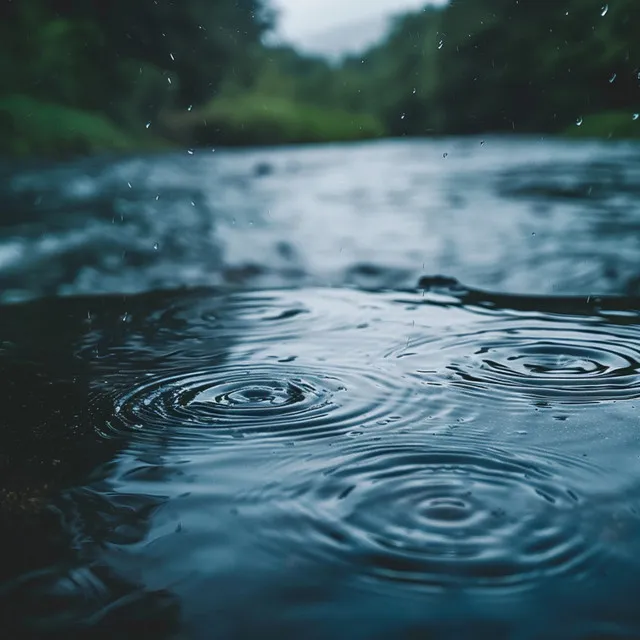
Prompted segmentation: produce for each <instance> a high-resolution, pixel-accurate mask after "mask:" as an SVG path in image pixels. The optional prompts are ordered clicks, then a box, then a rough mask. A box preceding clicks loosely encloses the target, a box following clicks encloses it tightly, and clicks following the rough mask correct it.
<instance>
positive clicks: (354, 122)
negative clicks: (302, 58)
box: [164, 94, 385, 146]
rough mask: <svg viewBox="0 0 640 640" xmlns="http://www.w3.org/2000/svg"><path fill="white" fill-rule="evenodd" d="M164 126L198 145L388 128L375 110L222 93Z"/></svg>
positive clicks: (360, 136) (374, 134) (354, 135)
mask: <svg viewBox="0 0 640 640" xmlns="http://www.w3.org/2000/svg"><path fill="white" fill-rule="evenodd" d="M164 125H165V126H166V127H167V129H169V130H170V131H172V132H173V134H174V136H175V137H176V138H177V139H178V140H180V141H182V142H185V143H188V144H192V145H194V146H198V145H230V146H237V145H275V144H293V143H306V142H341V141H350V140H365V139H370V138H379V137H382V136H383V135H384V133H385V131H384V129H383V126H382V124H381V123H380V122H379V121H378V120H377V119H376V118H375V117H374V116H371V115H367V114H357V113H349V112H347V111H342V110H338V109H323V108H320V107H315V106H313V105H307V104H300V103H296V102H294V101H291V100H288V99H284V98H274V97H262V96H256V95H252V94H248V95H239V96H237V97H233V98H231V97H227V98H219V99H217V100H214V101H213V102H211V103H209V104H208V105H206V106H204V107H202V108H199V109H194V110H193V111H185V112H182V113H179V114H176V113H174V114H172V115H171V116H168V117H167V118H166V119H165V122H164Z"/></svg>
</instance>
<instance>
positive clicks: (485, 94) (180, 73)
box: [0, 0, 640, 155]
mask: <svg viewBox="0 0 640 640" xmlns="http://www.w3.org/2000/svg"><path fill="white" fill-rule="evenodd" d="M0 19H1V23H0V24H1V26H0V60H1V64H2V67H1V68H0V73H1V74H2V79H3V81H2V87H1V89H0V92H1V94H2V95H1V97H0V132H1V136H0V151H2V152H4V153H10V154H20V155H22V154H40V153H47V154H56V155H61V154H66V153H75V152H78V151H97V150H104V149H117V150H125V149H156V148H162V147H164V146H167V145H168V146H170V145H172V144H174V145H175V144H180V145H191V146H201V145H217V144H225V145H254V144H278V143H293V142H327V141H338V140H355V139H365V138H378V137H384V136H425V135H436V134H437V135H442V134H469V133H479V132H482V133H484V132H503V131H504V132H516V133H531V132H534V133H541V132H553V133H567V134H570V135H590V136H601V137H612V136H613V137H618V136H634V135H638V131H640V122H635V120H634V119H635V118H636V117H637V116H636V115H635V114H636V112H638V111H640V77H639V73H640V57H639V56H640V52H639V48H640V40H639V39H638V37H637V24H638V22H639V21H640V5H638V3H637V2H634V1H633V0H613V1H611V2H609V3H604V2H603V1H602V0H564V1H562V2H537V1H536V2H534V1H521V2H516V1H515V0H455V1H453V2H448V3H447V2H443V1H442V0H440V1H439V2H432V3H425V2H424V0H422V1H421V0H403V1H400V0H397V1H393V0H377V2H363V1H360V0H349V1H347V2H320V0H298V1H294V0H215V1H208V0H185V1H184V2H180V3H178V2H170V1H169V0H137V1H136V2H128V1H124V0H114V2H109V3H100V2H95V1H94V2H86V1H84V0H47V1H44V0H42V1H38V0H28V2H12V1H11V0H3V1H2V2H0ZM576 123H581V126H576Z"/></svg>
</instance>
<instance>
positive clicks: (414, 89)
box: [411, 87, 416, 95]
mask: <svg viewBox="0 0 640 640" xmlns="http://www.w3.org/2000/svg"><path fill="white" fill-rule="evenodd" d="M411 93H413V94H414V95H415V93H416V88H415V87H413V91H412V92H411Z"/></svg>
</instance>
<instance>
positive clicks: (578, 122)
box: [576, 117, 583, 127]
mask: <svg viewBox="0 0 640 640" xmlns="http://www.w3.org/2000/svg"><path fill="white" fill-rule="evenodd" d="M582 122H583V120H582V117H580V118H578V119H577V120H576V124H577V125H578V126H579V127H581V126H582Z"/></svg>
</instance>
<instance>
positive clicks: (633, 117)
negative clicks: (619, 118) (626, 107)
mask: <svg viewBox="0 0 640 640" xmlns="http://www.w3.org/2000/svg"><path fill="white" fill-rule="evenodd" d="M638 118H640V113H634V114H633V115H632V116H631V119H632V120H637V119H638Z"/></svg>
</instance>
